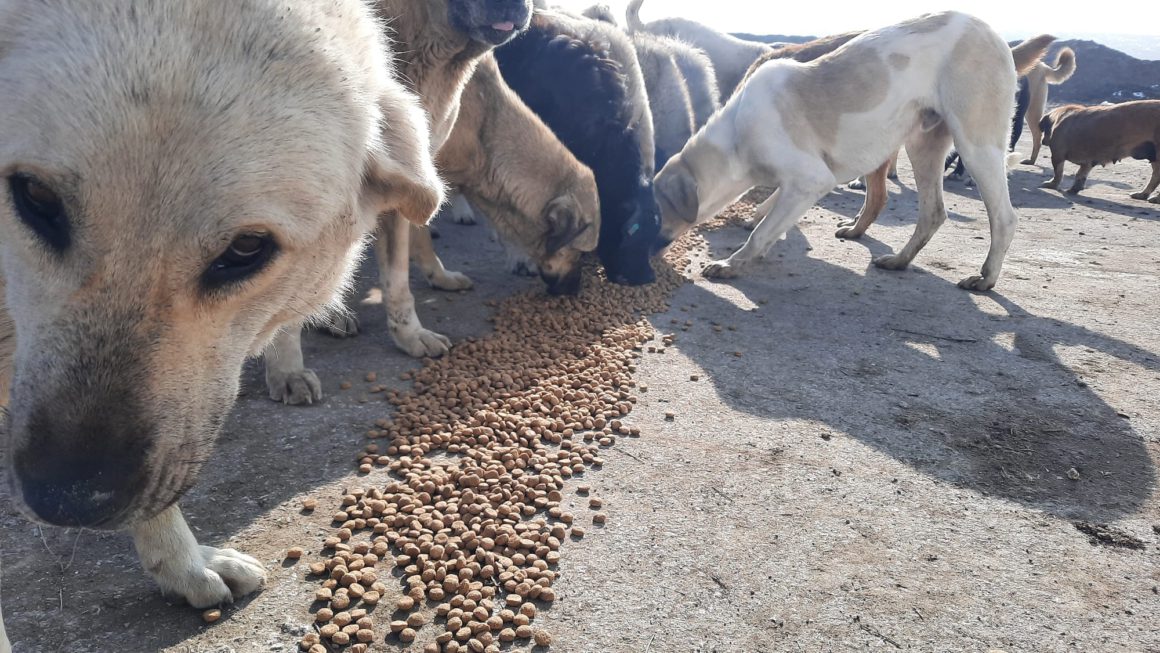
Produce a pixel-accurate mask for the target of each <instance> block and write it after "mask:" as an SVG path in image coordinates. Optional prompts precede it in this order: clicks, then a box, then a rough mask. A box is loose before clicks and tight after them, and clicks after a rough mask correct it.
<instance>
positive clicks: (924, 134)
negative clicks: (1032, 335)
mask: <svg viewBox="0 0 1160 653" xmlns="http://www.w3.org/2000/svg"><path fill="white" fill-rule="evenodd" d="M1052 40H1053V39H1052V38H1051V37H1047V36H1044V37H1039V38H1037V39H1032V40H1030V41H1028V42H1027V43H1025V44H1024V45H1023V46H1020V47H1019V48H1017V49H1016V50H1015V51H1014V61H1012V54H1013V51H1012V50H1011V48H1009V47H1008V46H1007V44H1006V43H1005V42H1004V41H1003V39H1002V38H1000V37H999V35H998V34H996V33H995V31H994V30H992V29H991V28H990V27H988V26H987V25H986V24H985V23H983V22H982V21H980V20H978V19H977V18H973V17H971V16H968V15H965V14H961V13H957V12H944V13H938V14H929V15H925V16H922V17H920V18H917V19H914V20H910V21H906V22H904V23H900V24H898V25H894V26H891V27H887V28H884V29H880V30H875V31H872V32H867V33H865V34H863V35H861V36H859V37H858V38H856V39H853V40H852V41H850V42H849V43H847V44H846V45H844V46H843V47H841V48H839V49H838V50H836V51H834V52H833V53H831V54H828V55H826V56H823V57H821V58H819V59H817V60H815V61H813V62H811V63H798V62H795V61H792V60H777V61H770V62H768V63H766V64H764V65H763V66H762V67H761V68H760V69H759V70H757V71H756V72H755V73H754V74H753V76H752V77H751V78H750V79H749V81H748V82H747V83H746V84H745V85H744V86H743V87H742V88H740V89H739V90H738V92H737V93H736V95H734V97H733V98H732V99H731V100H730V101H729V102H728V103H727V104H726V106H725V108H723V109H722V110H721V111H720V112H718V113H717V115H716V116H714V118H713V120H711V121H710V122H709V124H708V125H707V126H706V127H705V128H704V129H702V130H701V131H700V132H698V133H697V135H696V136H694V137H693V139H692V140H690V141H689V144H688V145H687V146H686V147H685V149H684V150H683V151H682V152H681V153H680V154H678V155H677V156H676V157H674V158H673V159H672V160H670V161H669V163H668V165H666V166H665V168H664V169H663V170H662V171H661V172H660V174H659V175H657V178H656V183H655V189H656V195H657V201H658V203H659V204H660V206H661V211H662V226H661V242H660V243H659V245H661V246H664V245H665V244H667V243H666V241H670V242H671V241H672V240H674V239H675V238H677V237H678V236H679V235H680V234H681V233H682V232H684V231H685V230H687V229H689V228H690V227H692V226H693V225H694V224H696V223H699V222H703V221H706V220H709V219H711V218H712V217H713V216H715V215H717V213H719V212H720V211H721V210H722V209H724V208H725V207H726V206H728V205H729V204H730V203H732V202H733V201H735V200H736V199H737V198H739V197H740V196H741V195H742V194H744V193H745V192H747V191H748V190H749V189H750V188H752V187H754V186H756V185H769V186H775V187H777V188H778V190H777V192H775V193H774V194H773V196H771V197H770V198H769V200H767V201H766V202H765V203H764V204H763V205H762V206H760V207H759V208H758V217H759V218H760V220H761V222H760V223H759V224H758V225H757V227H756V229H755V230H754V232H753V234H752V235H751V236H750V238H749V240H748V242H746V243H745V245H744V246H743V247H742V248H741V249H740V250H738V251H737V252H736V253H734V254H733V255H732V256H730V257H729V258H728V259H725V260H722V261H716V262H714V263H712V264H710V265H709V266H708V267H706V268H705V276H707V277H717V278H722V277H732V276H736V275H737V274H738V272H739V270H740V268H741V267H742V266H744V265H745V264H747V263H749V262H751V261H753V260H754V259H758V258H760V257H762V256H764V255H765V253H766V252H767V251H768V250H769V248H770V247H771V246H772V245H773V244H774V243H775V242H776V241H777V240H778V239H779V238H780V237H781V236H782V235H783V234H784V233H785V232H786V231H787V230H788V229H789V228H790V227H792V226H793V225H794V223H796V222H797V221H798V219H800V218H801V216H802V215H803V214H804V213H805V212H806V211H807V210H808V209H809V208H810V207H811V206H813V205H814V204H815V203H816V202H817V201H818V200H819V199H821V198H822V197H823V196H824V195H826V194H827V193H828V192H829V191H830V189H832V188H833V187H834V186H835V185H836V184H838V183H844V182H847V181H850V180H851V179H854V178H856V177H858V176H859V175H862V174H865V173H868V172H870V171H872V170H876V169H878V168H879V167H880V166H882V164H883V162H884V161H887V160H888V159H889V158H890V157H891V156H892V155H893V154H894V153H895V152H897V151H898V148H899V146H900V145H902V144H903V143H904V142H905V144H906V148H907V153H908V154H909V157H910V160H911V163H912V165H913V167H914V176H915V182H916V185H917V187H918V193H919V222H918V227H917V228H916V230H915V233H914V235H913V236H912V237H911V239H910V242H909V243H907V245H906V247H904V248H903V249H902V251H900V252H899V253H898V254H895V255H893V256H884V257H881V258H879V259H877V260H875V264H876V265H878V266H879V267H882V268H888V269H903V268H905V267H906V266H907V265H909V263H910V262H911V260H913V259H914V257H915V255H916V254H918V252H919V250H921V249H922V248H923V246H925V245H926V243H927V242H928V241H929V240H930V238H931V236H933V235H934V232H935V231H936V230H937V229H938V227H939V226H940V225H941V224H942V222H943V221H944V220H945V219H946V208H945V206H944V204H943V195H942V169H943V162H944V158H945V156H946V153H947V151H948V150H949V149H950V146H951V143H952V140H953V142H954V144H955V146H956V147H957V148H958V150H959V152H960V153H962V155H963V157H964V158H965V159H966V160H967V162H968V165H969V166H970V167H971V170H972V171H974V172H975V177H976V180H977V181H978V182H979V189H980V191H981V193H982V196H983V201H984V203H985V204H986V206H987V213H988V215H989V217H990V221H991V249H990V252H989V253H988V255H987V260H986V262H985V263H984V264H983V269H982V274H980V275H978V276H972V277H969V278H967V279H964V280H963V281H962V282H960V284H959V285H960V286H961V287H963V288H968V289H972V290H986V289H989V288H992V287H993V286H994V285H995V282H996V280H997V279H998V278H999V272H1000V270H1001V268H1002V265H1003V259H1004V257H1005V255H1006V253H1007V249H1008V248H1009V247H1010V244H1011V240H1012V238H1013V236H1014V233H1015V225H1016V222H1017V221H1018V216H1017V215H1016V214H1015V209H1014V208H1013V207H1012V206H1011V198H1010V195H1009V193H1008V189H1007V175H1006V168H1007V163H1008V162H1007V157H1006V145H1007V136H1008V134H1009V130H1010V128H1011V115H1012V112H1013V107H1012V105H1011V97H1010V96H1011V89H1012V88H1014V86H1015V79H1016V69H1017V68H1018V69H1019V70H1020V71H1023V70H1025V69H1026V68H1027V67H1028V66H1030V65H1032V64H1033V63H1034V62H1036V61H1038V60H1039V58H1040V57H1041V56H1042V54H1043V51H1044V50H1045V49H1046V48H1047V45H1048V44H1050V42H1051V41H1052Z"/></svg>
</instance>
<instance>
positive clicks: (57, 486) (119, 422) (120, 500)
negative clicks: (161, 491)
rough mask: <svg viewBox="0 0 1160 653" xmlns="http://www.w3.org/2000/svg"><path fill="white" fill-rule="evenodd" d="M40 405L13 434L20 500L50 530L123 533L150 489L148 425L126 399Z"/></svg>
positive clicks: (13, 460)
mask: <svg viewBox="0 0 1160 653" xmlns="http://www.w3.org/2000/svg"><path fill="white" fill-rule="evenodd" d="M98 394H99V393H98ZM38 403H39V404H40V405H36V406H35V407H33V408H32V409H31V410H30V411H28V412H27V413H25V415H26V416H27V420H24V419H19V420H18V422H17V424H16V425H14V426H15V428H14V432H13V434H12V435H13V436H14V444H13V445H12V449H11V450H10V451H11V457H10V458H9V461H10V462H9V464H10V472H11V473H10V477H11V482H12V487H13V489H14V490H16V491H17V494H18V497H17V498H19V499H20V500H21V501H22V502H23V504H24V506H25V507H26V508H27V509H28V511H30V512H31V513H32V514H33V515H35V516H36V517H37V518H39V519H41V520H43V521H45V522H47V523H49V524H54V525H57V526H84V527H90V528H101V527H104V528H115V527H117V526H119V525H120V524H119V521H120V520H121V519H122V518H124V517H125V516H126V513H127V511H128V510H129V509H130V508H131V507H132V504H133V503H134V502H135V500H136V499H138V498H139V497H140V496H141V494H142V493H143V492H144V491H145V489H146V488H147V486H148V479H149V473H148V471H147V459H148V454H149V450H150V448H151V446H152V445H151V443H152V441H153V439H152V437H151V436H150V434H151V433H152V430H151V429H150V428H149V427H148V426H147V425H146V422H147V420H142V419H140V417H139V416H140V413H139V412H138V411H136V410H134V409H133V404H134V402H133V401H132V400H130V399H128V397H127V396H124V395H123V396H122V397H121V398H120V402H116V401H115V400H113V399H111V398H109V397H97V396H95V395H94V396H93V397H88V398H85V399H81V400H79V401H74V402H72V403H71V404H69V403H66V404H65V405H64V406H61V405H60V404H57V402H55V401H49V402H44V403H40V402H38ZM49 406H52V407H49Z"/></svg>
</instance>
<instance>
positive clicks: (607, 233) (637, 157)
mask: <svg viewBox="0 0 1160 653" xmlns="http://www.w3.org/2000/svg"><path fill="white" fill-rule="evenodd" d="M496 60H497V61H498V62H499V66H500V70H501V71H502V72H503V76H504V79H505V80H506V81H507V83H508V85H509V86H511V87H512V90H514V91H515V92H516V93H517V94H518V95H519V96H520V98H522V99H523V101H524V102H525V103H526V104H527V105H528V107H530V108H531V109H532V111H534V112H535V113H536V114H537V115H538V116H539V117H540V119H541V120H543V121H544V123H545V124H547V125H548V127H549V128H551V129H552V131H553V132H554V133H555V134H556V137H557V138H559V139H560V141H561V142H562V143H563V144H564V145H565V146H566V147H567V148H568V149H569V150H571V152H572V154H573V155H574V156H575V157H576V158H577V159H579V160H580V162H581V163H583V164H584V165H586V166H588V167H589V168H591V169H592V172H593V174H594V175H595V177H596V185H597V189H598V191H599V195H600V211H601V221H600V244H599V245H598V246H597V250H596V251H597V254H598V255H599V257H600V261H601V263H603V264H604V267H605V271H606V272H607V274H608V278H609V279H611V280H613V281H617V282H620V283H629V284H641V283H649V282H651V281H652V280H653V279H654V278H655V277H654V275H653V272H652V268H651V266H650V264H649V260H648V252H649V248H650V246H651V244H652V242H653V240H655V238H656V235H657V234H658V233H659V231H660V220H659V211H658V210H657V208H656V202H655V200H654V199H653V196H652V180H651V179H649V178H648V176H647V173H646V172H645V171H646V166H645V164H644V162H643V161H642V160H641V152H640V147H639V145H638V142H637V139H638V135H637V134H636V133H635V131H634V128H633V127H632V118H633V115H634V113H635V112H634V109H637V108H636V107H633V106H632V104H631V102H632V101H631V99H630V98H629V96H628V91H627V86H626V83H625V79H624V76H623V75H622V73H621V68H620V66H619V65H618V64H617V63H616V62H615V61H613V60H612V58H611V56H610V54H609V51H608V46H607V45H606V44H603V43H600V42H598V41H597V40H596V39H594V38H593V37H591V36H590V35H587V34H578V33H573V32H571V31H570V30H569V28H568V26H566V25H564V24H562V23H560V22H557V21H554V20H552V18H551V17H550V16H549V15H546V14H537V15H536V16H535V17H534V18H533V20H532V25H531V27H530V28H529V29H528V31H527V32H525V33H524V34H522V35H520V36H519V37H517V38H516V39H514V40H513V41H512V42H511V43H508V44H507V45H505V46H503V47H501V48H499V49H497V50H496ZM644 110H647V107H645V108H644Z"/></svg>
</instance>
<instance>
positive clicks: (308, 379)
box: [264, 326, 322, 406]
mask: <svg viewBox="0 0 1160 653" xmlns="http://www.w3.org/2000/svg"><path fill="white" fill-rule="evenodd" d="M264 358H265V359H266V389H267V390H268V391H269V392H270V398H271V399H273V400H274V401H280V402H282V403H284V404H286V405H288V406H301V405H304V404H313V403H314V402H316V401H321V400H322V383H320V382H319V381H318V376H317V375H316V374H315V373H314V371H313V370H308V369H306V363H305V362H304V361H303V359H302V328H301V327H298V326H290V327H286V328H284V329H282V330H281V331H279V332H278V334H277V335H276V336H274V341H273V342H271V343H270V344H269V346H267V347H266V352H265V355H264Z"/></svg>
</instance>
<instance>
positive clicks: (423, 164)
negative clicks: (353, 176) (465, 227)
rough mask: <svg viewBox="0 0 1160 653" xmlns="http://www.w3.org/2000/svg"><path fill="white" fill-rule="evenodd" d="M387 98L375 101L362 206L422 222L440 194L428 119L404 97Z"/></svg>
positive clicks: (402, 93)
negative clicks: (375, 135) (376, 118)
mask: <svg viewBox="0 0 1160 653" xmlns="http://www.w3.org/2000/svg"><path fill="white" fill-rule="evenodd" d="M389 95H390V97H386V98H384V99H383V100H382V101H381V102H380V103H379V106H380V107H381V108H382V123H381V125H380V127H381V137H380V140H379V143H378V144H377V146H376V147H374V148H372V151H371V153H370V157H369V159H368V161H367V165H366V170H365V171H364V173H363V202H365V203H367V204H368V205H369V207H370V208H373V209H374V211H375V213H376V214H383V213H387V212H390V211H398V213H399V215H401V216H403V218H405V219H407V220H408V221H410V222H413V223H415V224H420V225H421V224H427V221H428V220H430V219H431V216H433V215H434V214H435V211H437V210H438V209H439V205H440V204H442V203H443V198H444V193H445V189H444V187H443V182H442V180H440V179H439V175H438V173H437V172H436V171H435V162H434V161H433V160H432V158H431V135H430V128H429V126H428V124H427V117H426V114H425V113H424V112H423V109H422V108H420V107H419V104H418V102H417V101H416V100H415V99H414V97H413V96H412V95H410V94H409V93H406V92H405V91H402V90H401V89H399V90H398V91H397V92H396V93H392V94H389Z"/></svg>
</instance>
